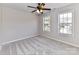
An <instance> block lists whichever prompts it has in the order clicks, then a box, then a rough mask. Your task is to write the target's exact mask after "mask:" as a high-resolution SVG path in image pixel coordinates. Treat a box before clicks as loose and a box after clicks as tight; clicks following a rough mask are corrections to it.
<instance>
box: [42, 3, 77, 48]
mask: <svg viewBox="0 0 79 59" xmlns="http://www.w3.org/2000/svg"><path fill="white" fill-rule="evenodd" d="M70 9H72V10H74V13H73V15H74V19H73V34H72V35H65V34H59V33H58V16H57V15H58V13H59V12H60V11H64V10H70ZM51 16H52V17H51V32H43V31H42V30H41V35H43V36H46V37H49V38H52V39H55V40H58V41H62V42H65V43H68V44H72V45H74V46H78V47H79V4H71V5H68V6H65V7H62V8H58V9H56V10H55V11H54V12H53V11H52V12H51ZM40 19H41V21H40V22H41V26H42V18H41V16H40ZM41 29H42V28H41Z"/></svg>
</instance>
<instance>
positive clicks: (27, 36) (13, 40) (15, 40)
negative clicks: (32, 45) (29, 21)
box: [0, 34, 39, 46]
mask: <svg viewBox="0 0 79 59" xmlns="http://www.w3.org/2000/svg"><path fill="white" fill-rule="evenodd" d="M35 36H39V34H38V35H36V34H35V35H30V36H27V37H25V38H20V39H16V40H12V41H8V42H4V43H2V44H1V45H0V46H3V45H6V44H10V43H12V42H17V41H20V40H25V39H28V38H32V37H35Z"/></svg>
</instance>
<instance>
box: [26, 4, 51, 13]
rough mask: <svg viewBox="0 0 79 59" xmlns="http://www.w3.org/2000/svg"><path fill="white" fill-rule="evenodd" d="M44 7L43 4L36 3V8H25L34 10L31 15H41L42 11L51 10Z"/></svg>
mask: <svg viewBox="0 0 79 59" xmlns="http://www.w3.org/2000/svg"><path fill="white" fill-rule="evenodd" d="M44 6H45V3H38V5H37V7H33V6H27V7H30V8H34V9H35V10H33V11H32V13H33V12H37V13H41V14H43V11H44V10H47V11H50V10H51V8H45V7H44Z"/></svg>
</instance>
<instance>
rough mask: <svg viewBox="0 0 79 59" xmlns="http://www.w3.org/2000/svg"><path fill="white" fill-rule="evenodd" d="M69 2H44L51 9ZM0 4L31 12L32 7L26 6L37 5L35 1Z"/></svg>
mask: <svg viewBox="0 0 79 59" xmlns="http://www.w3.org/2000/svg"><path fill="white" fill-rule="evenodd" d="M69 4H70V3H46V5H45V7H47V8H51V9H53V8H60V7H64V6H66V5H69ZM0 5H1V6H6V7H11V8H15V9H20V10H23V11H28V12H31V11H33V10H34V9H33V8H28V7H27V6H37V3H4V4H0Z"/></svg>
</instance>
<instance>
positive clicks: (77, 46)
mask: <svg viewBox="0 0 79 59" xmlns="http://www.w3.org/2000/svg"><path fill="white" fill-rule="evenodd" d="M42 36H44V37H46V38H49V39H53V40H55V41H59V42H62V43H64V44H67V45H71V46H73V47H76V48H79V45H77V44H73V43H70V42H66V41H63V40H58V39H55V38H52V37H49V36H48V35H42Z"/></svg>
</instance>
